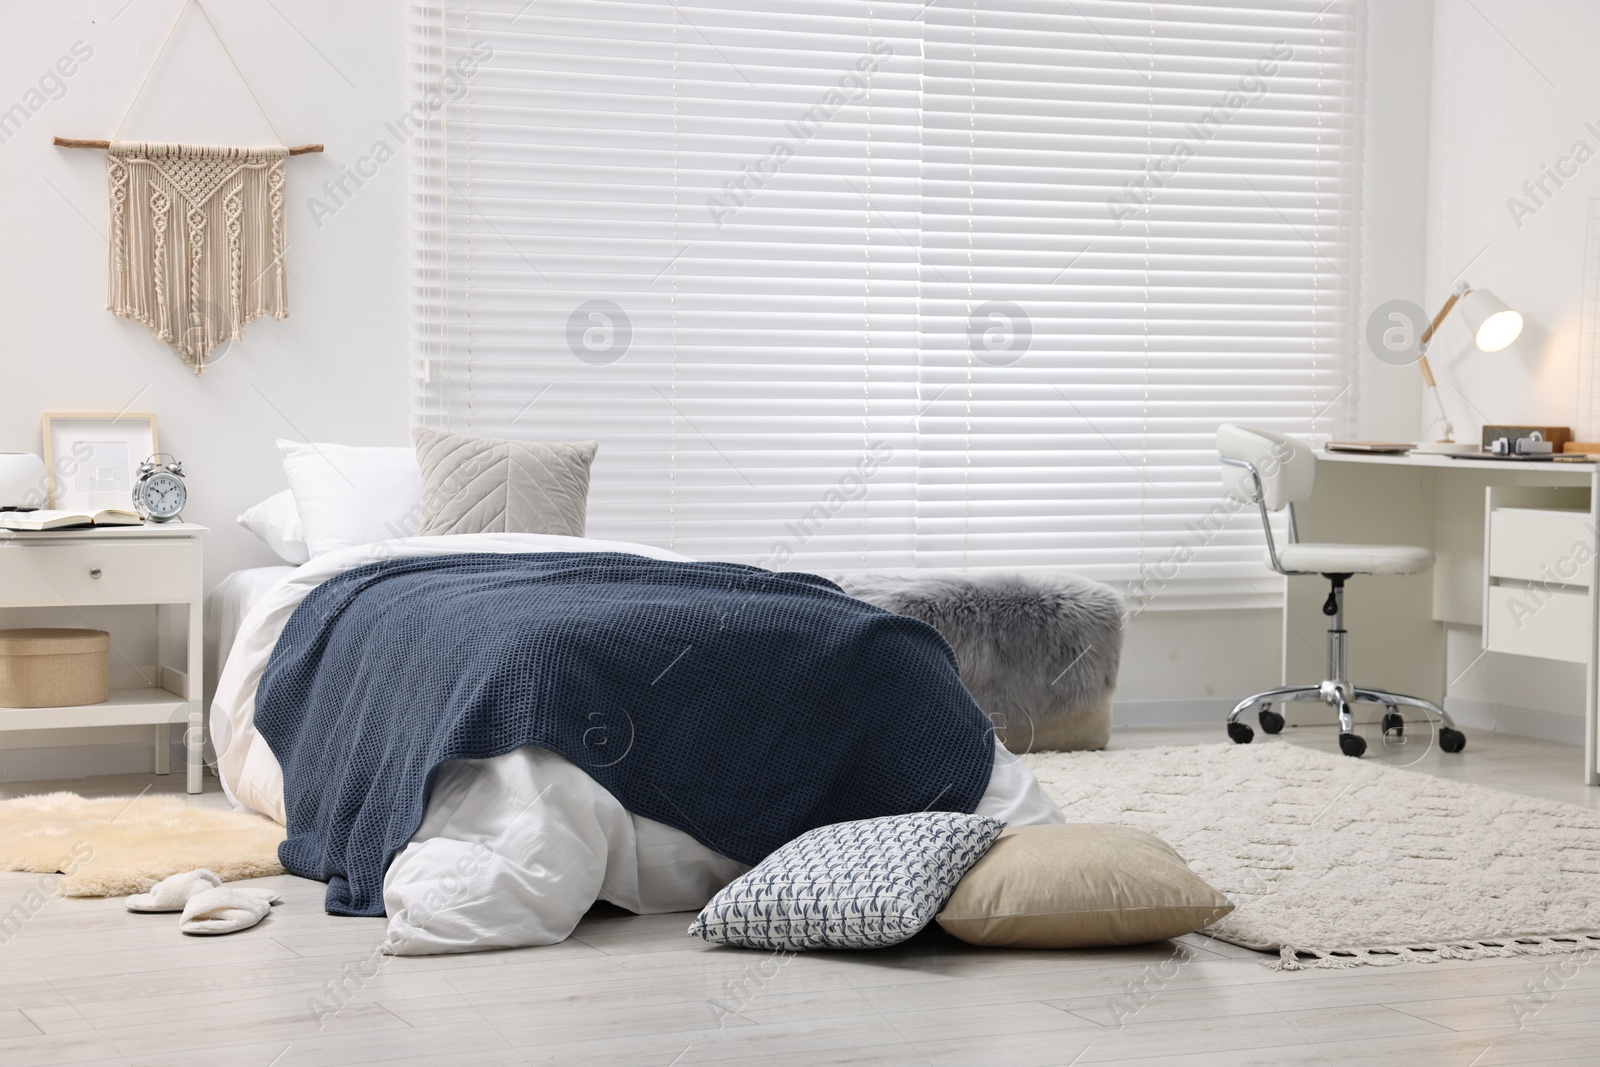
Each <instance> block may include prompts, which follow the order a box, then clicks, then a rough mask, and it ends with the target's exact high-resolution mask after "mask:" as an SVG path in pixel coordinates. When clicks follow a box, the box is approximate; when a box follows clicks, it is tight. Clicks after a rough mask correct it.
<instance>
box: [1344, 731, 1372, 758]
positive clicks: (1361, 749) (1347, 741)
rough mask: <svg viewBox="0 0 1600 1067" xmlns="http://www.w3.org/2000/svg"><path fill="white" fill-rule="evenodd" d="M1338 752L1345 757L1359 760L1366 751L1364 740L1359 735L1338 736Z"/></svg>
mask: <svg viewBox="0 0 1600 1067" xmlns="http://www.w3.org/2000/svg"><path fill="white" fill-rule="evenodd" d="M1339 751H1340V752H1343V753H1344V754H1345V755H1346V756H1355V757H1356V758H1357V759H1360V758H1361V756H1362V755H1363V754H1364V753H1365V752H1366V751H1367V741H1366V738H1364V737H1362V736H1361V735H1360V734H1340V735H1339Z"/></svg>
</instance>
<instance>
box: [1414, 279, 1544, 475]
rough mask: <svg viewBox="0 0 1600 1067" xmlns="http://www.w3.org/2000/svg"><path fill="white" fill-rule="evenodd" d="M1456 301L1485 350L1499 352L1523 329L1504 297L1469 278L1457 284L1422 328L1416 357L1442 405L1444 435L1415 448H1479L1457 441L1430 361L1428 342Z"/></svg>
mask: <svg viewBox="0 0 1600 1067" xmlns="http://www.w3.org/2000/svg"><path fill="white" fill-rule="evenodd" d="M1457 304H1460V305H1461V317H1462V318H1463V319H1465V320H1466V323H1467V329H1469V330H1471V331H1472V340H1473V343H1474V344H1476V345H1477V346H1478V348H1479V349H1480V350H1482V351H1484V352H1498V351H1500V350H1501V349H1502V348H1505V347H1506V346H1507V345H1509V344H1510V343H1511V342H1512V341H1515V340H1516V339H1517V337H1518V336H1520V335H1521V333H1522V315H1521V314H1520V313H1519V312H1516V311H1513V310H1511V308H1509V307H1507V306H1506V303H1505V301H1503V300H1501V299H1500V298H1499V297H1498V296H1495V295H1494V294H1493V293H1491V292H1489V290H1487V289H1474V288H1472V287H1471V286H1470V285H1468V284H1467V283H1466V282H1462V283H1461V284H1459V285H1457V286H1456V287H1455V290H1454V291H1453V292H1452V293H1451V294H1450V298H1449V299H1448V300H1446V301H1445V302H1444V307H1442V308H1440V309H1439V313H1438V314H1437V315H1435V316H1434V317H1433V321H1432V322H1430V323H1428V328H1427V329H1426V330H1423V331H1422V337H1421V343H1420V348H1419V351H1420V353H1421V354H1420V355H1419V356H1418V357H1417V366H1418V368H1420V369H1421V371H1422V380H1423V382H1425V383H1426V384H1427V387H1428V391H1429V392H1431V393H1432V394H1433V402H1434V403H1435V404H1437V405H1438V407H1439V421H1440V422H1442V423H1444V435H1443V436H1442V437H1440V438H1439V440H1437V441H1435V442H1433V443H1432V444H1425V445H1418V446H1417V447H1416V448H1415V449H1413V451H1415V452H1432V453H1438V454H1444V453H1466V452H1477V451H1479V447H1478V445H1476V444H1457V443H1456V440H1455V426H1454V425H1452V424H1451V422H1450V415H1449V413H1448V412H1446V411H1445V409H1444V397H1442V396H1440V395H1439V383H1438V382H1437V381H1435V380H1434V377H1433V368H1432V367H1430V366H1429V365H1428V342H1429V341H1432V340H1433V335H1434V333H1435V332H1436V331H1437V330H1438V329H1439V325H1440V323H1442V322H1444V320H1445V317H1446V316H1447V315H1449V314H1450V309H1451V308H1454V307H1455V306H1456V305H1457Z"/></svg>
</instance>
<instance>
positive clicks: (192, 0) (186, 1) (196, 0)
mask: <svg viewBox="0 0 1600 1067" xmlns="http://www.w3.org/2000/svg"><path fill="white" fill-rule="evenodd" d="M190 4H193V5H194V6H195V8H196V9H198V10H199V12H200V17H201V18H203V19H205V20H206V26H207V27H208V28H209V29H210V30H211V36H213V37H215V38H216V39H217V44H219V45H221V46H222V54H223V55H225V56H227V57H228V63H229V64H230V65H231V66H232V67H233V72H234V73H235V74H237V75H238V76H239V84H241V85H243V86H244V91H245V92H247V93H249V94H250V101H251V103H253V104H255V105H256V110H257V111H259V112H261V117H262V118H263V119H265V120H266V123H267V129H269V130H271V131H272V136H273V137H274V138H276V139H277V142H278V143H279V144H280V145H281V144H283V143H284V140H283V135H282V134H280V133H279V132H278V128H277V127H276V126H274V125H273V124H272V116H270V115H268V114H267V109H266V108H264V107H262V106H261V101H260V99H259V98H257V96H256V92H255V90H254V89H252V88H250V83H249V81H247V80H246V79H245V76H244V71H242V70H240V69H239V63H238V61H237V60H236V59H234V58H233V53H232V52H230V51H228V42H226V41H224V40H223V39H222V34H220V33H218V32H217V26H216V23H214V22H212V21H211V16H210V15H209V14H207V13H206V9H205V5H203V4H202V3H200V0H183V5H182V6H181V7H179V8H178V17H177V18H175V19H173V20H172V25H171V26H170V27H168V29H167V35H166V37H164V38H162V40H161V47H160V48H158V49H156V55H155V58H154V59H152V60H151V61H150V66H149V69H147V70H146V71H145V72H144V80H142V81H141V82H139V88H137V89H135V90H134V92H133V99H132V100H129V101H128V106H127V108H126V110H124V111H123V112H122V117H121V118H120V119H118V120H117V128H116V129H115V130H113V131H112V132H111V139H112V140H116V139H117V134H119V133H121V132H122V124H123V123H125V122H127V121H128V116H129V115H130V114H132V112H133V105H134V104H136V103H138V102H139V97H140V95H141V94H143V93H144V87H145V86H146V85H148V84H150V75H152V74H154V73H155V72H156V66H157V64H159V63H160V62H161V57H162V55H163V54H165V52H166V50H167V45H169V44H171V43H172V35H173V34H174V33H176V32H178V23H180V22H182V21H183V14H184V12H186V11H188V10H189V5H190Z"/></svg>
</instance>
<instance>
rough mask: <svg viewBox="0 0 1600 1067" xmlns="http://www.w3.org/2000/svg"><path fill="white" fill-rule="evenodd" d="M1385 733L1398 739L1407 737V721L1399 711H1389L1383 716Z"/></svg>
mask: <svg viewBox="0 0 1600 1067" xmlns="http://www.w3.org/2000/svg"><path fill="white" fill-rule="evenodd" d="M1383 732H1384V733H1385V734H1388V735H1392V736H1394V737H1396V738H1400V737H1404V736H1405V735H1406V720H1405V719H1404V718H1402V717H1401V715H1400V713H1399V712H1398V711H1388V712H1385V713H1384V716H1383Z"/></svg>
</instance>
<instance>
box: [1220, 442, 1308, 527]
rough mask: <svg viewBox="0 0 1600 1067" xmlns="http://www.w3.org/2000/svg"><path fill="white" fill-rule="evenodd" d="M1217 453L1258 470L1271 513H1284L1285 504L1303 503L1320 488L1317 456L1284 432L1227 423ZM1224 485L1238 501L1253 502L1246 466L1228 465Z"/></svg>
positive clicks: (1224, 473) (1225, 466)
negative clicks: (1238, 460) (1317, 481)
mask: <svg viewBox="0 0 1600 1067" xmlns="http://www.w3.org/2000/svg"><path fill="white" fill-rule="evenodd" d="M1217 451H1218V452H1220V453H1222V455H1224V456H1226V457H1228V458H1229V459H1242V460H1244V461H1245V462H1246V463H1249V464H1251V465H1253V466H1254V467H1255V469H1256V473H1257V474H1258V475H1260V476H1261V489H1262V495H1263V496H1264V497H1265V503H1266V506H1267V510H1268V511H1281V510H1282V509H1283V506H1284V505H1285V504H1298V503H1300V501H1302V500H1305V499H1307V498H1308V497H1310V496H1311V490H1312V488H1313V487H1314V486H1315V485H1316V480H1317V456H1316V453H1314V452H1312V451H1311V448H1310V446H1309V445H1307V444H1306V443H1305V442H1303V441H1297V440H1295V439H1294V438H1292V437H1285V436H1284V435H1283V434H1281V433H1274V432H1273V431H1271V430H1264V429H1261V428H1260V427H1256V426H1236V425H1234V424H1233V423H1231V422H1229V423H1223V424H1222V425H1221V426H1218V427H1217ZM1222 484H1223V487H1224V488H1225V489H1226V490H1227V492H1228V495H1229V496H1231V497H1233V498H1234V499H1235V500H1242V501H1249V500H1250V499H1252V498H1253V497H1254V496H1255V485H1254V483H1253V482H1252V481H1251V479H1250V472H1249V471H1247V470H1245V469H1244V468H1243V467H1233V466H1229V465H1227V464H1224V465H1223V467H1222Z"/></svg>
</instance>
